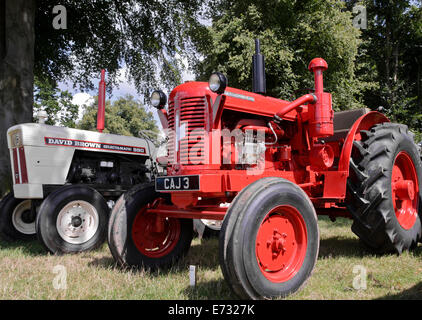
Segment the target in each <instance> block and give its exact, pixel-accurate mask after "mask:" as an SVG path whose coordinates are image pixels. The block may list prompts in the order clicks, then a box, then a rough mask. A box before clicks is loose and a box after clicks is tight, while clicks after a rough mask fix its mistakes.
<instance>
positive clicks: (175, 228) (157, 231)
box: [132, 206, 181, 258]
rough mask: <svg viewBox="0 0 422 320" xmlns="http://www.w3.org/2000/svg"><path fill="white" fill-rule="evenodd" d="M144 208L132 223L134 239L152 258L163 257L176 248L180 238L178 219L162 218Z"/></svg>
mask: <svg viewBox="0 0 422 320" xmlns="http://www.w3.org/2000/svg"><path fill="white" fill-rule="evenodd" d="M147 208H148V206H147V207H145V208H142V209H141V210H140V211H139V212H138V214H137V215H136V217H135V220H134V222H133V225H132V239H133V242H134V244H135V246H136V248H137V249H138V250H139V251H140V252H141V253H142V254H143V255H145V256H147V257H150V258H160V257H163V256H165V255H167V254H169V253H170V252H172V251H173V249H174V248H175V246H176V244H177V242H178V240H179V238H180V229H181V227H180V222H179V220H178V219H170V218H162V217H159V216H158V215H156V214H150V213H146V209H147Z"/></svg>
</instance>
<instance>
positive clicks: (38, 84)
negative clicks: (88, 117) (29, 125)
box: [33, 78, 79, 128]
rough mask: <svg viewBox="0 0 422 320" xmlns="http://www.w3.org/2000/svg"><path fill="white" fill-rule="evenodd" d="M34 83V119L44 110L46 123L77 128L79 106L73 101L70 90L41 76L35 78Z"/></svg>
mask: <svg viewBox="0 0 422 320" xmlns="http://www.w3.org/2000/svg"><path fill="white" fill-rule="evenodd" d="M34 85H35V87H34V109H33V111H34V121H35V119H36V115H37V113H38V112H39V111H40V110H43V111H45V112H46V113H47V119H46V122H45V123H46V124H50V125H59V126H64V127H69V128H75V127H76V121H77V119H78V113H79V106H78V105H76V104H73V103H72V95H71V94H70V92H69V91H67V90H65V91H63V90H60V89H59V88H58V86H57V84H55V83H54V82H51V81H48V80H44V81H42V80H40V79H39V78H35V81H34Z"/></svg>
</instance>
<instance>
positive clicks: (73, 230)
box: [36, 185, 110, 254]
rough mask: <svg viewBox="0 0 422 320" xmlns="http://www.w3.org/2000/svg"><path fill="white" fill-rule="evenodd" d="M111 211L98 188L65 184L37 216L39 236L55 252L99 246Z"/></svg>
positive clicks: (104, 235)
mask: <svg viewBox="0 0 422 320" xmlns="http://www.w3.org/2000/svg"><path fill="white" fill-rule="evenodd" d="M109 212H110V209H109V208H108V205H107V202H106V201H105V199H104V198H103V196H102V195H101V194H100V193H99V192H98V191H96V190H95V189H92V188H90V187H87V186H83V185H71V186H64V187H61V188H59V189H57V190H55V191H54V192H52V193H50V194H49V195H48V196H47V198H46V199H45V200H44V201H43V203H42V204H41V207H40V210H39V213H38V215H37V220H36V229H37V235H38V239H39V240H40V242H41V243H42V244H43V245H44V246H45V248H46V249H47V250H48V251H50V252H51V253H53V254H64V253H77V252H83V251H89V250H94V249H97V248H98V247H99V246H100V245H101V244H103V243H104V241H105V238H106V236H107V223H108V217H109Z"/></svg>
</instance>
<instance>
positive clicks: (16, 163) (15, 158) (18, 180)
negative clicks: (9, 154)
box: [13, 148, 20, 184]
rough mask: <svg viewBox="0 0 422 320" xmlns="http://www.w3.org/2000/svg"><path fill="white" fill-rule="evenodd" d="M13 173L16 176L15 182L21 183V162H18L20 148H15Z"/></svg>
mask: <svg viewBox="0 0 422 320" xmlns="http://www.w3.org/2000/svg"><path fill="white" fill-rule="evenodd" d="M13 174H14V178H15V184H19V183H20V177H19V164H18V149H17V148H14V149H13Z"/></svg>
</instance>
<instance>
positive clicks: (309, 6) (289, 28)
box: [196, 0, 373, 110]
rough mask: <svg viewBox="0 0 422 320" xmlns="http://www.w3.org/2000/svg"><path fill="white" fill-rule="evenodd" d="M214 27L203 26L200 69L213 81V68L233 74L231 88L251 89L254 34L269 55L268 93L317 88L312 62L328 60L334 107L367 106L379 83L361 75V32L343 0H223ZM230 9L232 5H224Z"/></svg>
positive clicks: (291, 93) (200, 73)
mask: <svg viewBox="0 0 422 320" xmlns="http://www.w3.org/2000/svg"><path fill="white" fill-rule="evenodd" d="M223 3H224V6H222V7H217V8H216V10H215V11H214V12H213V23H212V26H211V27H209V28H202V29H198V31H197V32H198V33H200V34H202V37H200V38H199V37H196V39H198V41H197V42H196V45H197V46H198V48H199V51H200V53H202V54H203V56H204V59H203V60H199V59H198V60H197V61H196V73H197V75H198V77H199V78H200V79H203V80H205V79H207V78H208V77H209V75H210V74H211V72H212V71H217V70H218V71H222V72H224V73H225V74H226V75H227V76H228V81H229V85H230V86H234V87H239V88H242V89H246V90H251V80H252V75H251V61H252V55H253V53H254V38H260V40H261V51H262V53H263V54H264V56H265V64H266V78H267V91H268V94H269V95H271V96H274V97H278V98H284V99H293V98H295V97H297V95H298V93H297V92H296V90H298V89H304V88H312V87H313V78H312V74H311V73H310V72H309V71H308V70H307V67H308V63H309V62H310V61H311V60H312V59H313V58H315V57H323V58H324V59H326V60H327V62H328V66H329V69H328V70H327V71H326V72H325V77H324V85H325V87H326V90H327V91H330V92H331V93H332V94H333V105H334V108H335V109H337V110H339V109H348V108H356V107H362V106H363V105H362V97H363V91H364V88H367V87H370V86H372V85H373V83H370V82H368V81H361V80H360V79H358V78H357V77H356V72H357V71H358V70H357V66H358V65H357V64H356V63H355V62H356V57H357V54H358V46H359V44H360V39H359V35H360V31H359V30H358V29H356V28H354V27H353V24H352V14H351V12H350V11H347V10H344V9H345V5H344V2H343V1H340V0H307V1H290V0H282V1H278V0H269V1H252V0H247V1H223ZM224 8H227V9H224Z"/></svg>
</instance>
